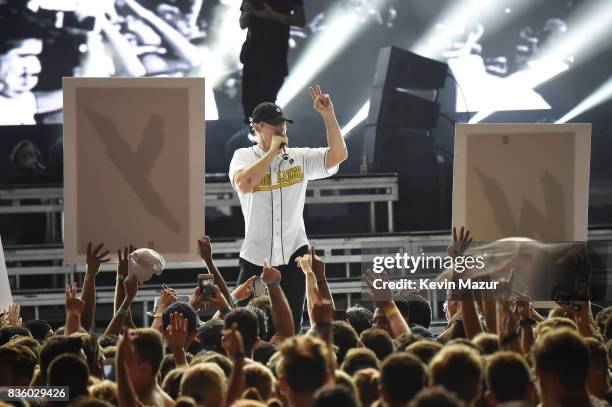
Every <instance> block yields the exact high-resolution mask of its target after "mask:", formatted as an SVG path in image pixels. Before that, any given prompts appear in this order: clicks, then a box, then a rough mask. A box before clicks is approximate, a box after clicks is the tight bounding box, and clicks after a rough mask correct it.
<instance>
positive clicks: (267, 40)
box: [240, 0, 304, 75]
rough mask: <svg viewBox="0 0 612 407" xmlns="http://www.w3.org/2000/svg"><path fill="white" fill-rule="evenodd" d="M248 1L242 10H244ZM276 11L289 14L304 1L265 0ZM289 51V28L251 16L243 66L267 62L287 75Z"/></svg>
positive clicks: (242, 55)
mask: <svg viewBox="0 0 612 407" xmlns="http://www.w3.org/2000/svg"><path fill="white" fill-rule="evenodd" d="M245 3H246V1H243V2H242V5H241V6H240V10H244V6H245ZM264 3H267V4H268V5H269V6H270V7H271V8H272V9H273V10H274V11H277V12H279V13H283V14H289V13H290V12H291V10H292V9H293V8H295V7H300V6H303V4H304V3H303V0H265V1H264ZM288 51H289V26H288V25H285V24H280V23H278V22H276V21H274V20H271V19H269V18H258V17H256V16H255V15H251V18H250V25H249V31H248V33H247V38H246V41H245V42H244V45H243V46H242V52H241V54H240V61H241V62H242V63H243V64H248V63H257V62H260V61H262V62H263V61H265V62H266V65H267V66H269V67H270V68H273V67H277V68H279V69H281V71H282V73H283V74H284V75H286V74H287V72H288V69H287V52H288Z"/></svg>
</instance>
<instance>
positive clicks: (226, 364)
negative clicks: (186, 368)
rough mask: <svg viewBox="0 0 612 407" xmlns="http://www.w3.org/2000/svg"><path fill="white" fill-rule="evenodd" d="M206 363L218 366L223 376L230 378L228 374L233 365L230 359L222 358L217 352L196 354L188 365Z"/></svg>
mask: <svg viewBox="0 0 612 407" xmlns="http://www.w3.org/2000/svg"><path fill="white" fill-rule="evenodd" d="M206 362H210V363H214V364H216V365H217V366H219V367H220V368H221V370H223V374H224V375H225V377H229V376H230V373H231V372H232V366H233V365H234V364H233V363H232V361H231V360H230V358H228V357H227V356H223V355H221V354H219V353H217V352H211V351H208V352H202V353H199V354H197V355H196V356H195V357H194V358H193V361H192V362H191V363H190V364H195V363H206Z"/></svg>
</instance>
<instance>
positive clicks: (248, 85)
mask: <svg viewBox="0 0 612 407" xmlns="http://www.w3.org/2000/svg"><path fill="white" fill-rule="evenodd" d="M270 65H273V63H272V62H268V63H266V62H265V61H259V60H254V61H247V62H245V63H244V65H243V68H242V108H243V110H244V117H245V118H248V117H251V115H252V114H253V109H255V106H257V105H258V104H260V103H262V102H272V103H274V102H276V95H278V91H279V90H280V88H281V86H283V82H284V81H285V75H284V74H283V73H282V72H281V71H280V70H278V69H274V68H272V67H271V66H270Z"/></svg>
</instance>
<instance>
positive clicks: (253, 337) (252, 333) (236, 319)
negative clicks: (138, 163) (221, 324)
mask: <svg viewBox="0 0 612 407" xmlns="http://www.w3.org/2000/svg"><path fill="white" fill-rule="evenodd" d="M224 319H225V329H229V328H230V327H231V326H232V325H233V324H237V325H238V331H239V332H240V334H241V335H242V341H243V343H244V352H245V354H246V355H247V357H248V358H251V359H252V358H253V351H254V350H255V347H256V346H257V343H258V342H259V323H258V322H257V315H255V313H254V312H253V310H252V309H250V308H246V307H238V308H234V309H233V310H231V311H230V312H228V313H227V315H226V316H225V318H224Z"/></svg>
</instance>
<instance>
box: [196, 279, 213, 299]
mask: <svg viewBox="0 0 612 407" xmlns="http://www.w3.org/2000/svg"><path fill="white" fill-rule="evenodd" d="M214 285H215V284H214V280H213V276H212V275H210V274H198V287H200V293H201V295H202V298H209V297H212V296H213V293H214Z"/></svg>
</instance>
